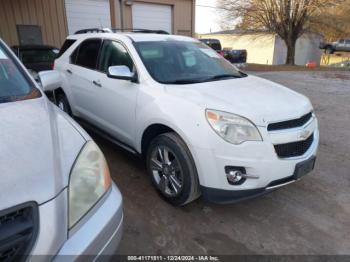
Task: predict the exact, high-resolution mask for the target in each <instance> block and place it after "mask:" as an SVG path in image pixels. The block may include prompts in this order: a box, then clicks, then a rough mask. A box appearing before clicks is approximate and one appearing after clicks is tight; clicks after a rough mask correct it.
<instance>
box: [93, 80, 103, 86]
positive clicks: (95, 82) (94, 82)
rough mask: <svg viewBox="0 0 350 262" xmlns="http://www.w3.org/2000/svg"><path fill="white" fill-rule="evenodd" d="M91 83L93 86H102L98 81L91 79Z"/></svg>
mask: <svg viewBox="0 0 350 262" xmlns="http://www.w3.org/2000/svg"><path fill="white" fill-rule="evenodd" d="M92 83H93V84H94V85H95V86H98V87H102V85H101V83H100V81H96V80H94V81H92Z"/></svg>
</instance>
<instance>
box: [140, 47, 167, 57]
mask: <svg viewBox="0 0 350 262" xmlns="http://www.w3.org/2000/svg"><path fill="white" fill-rule="evenodd" d="M141 54H142V56H143V58H145V59H154V58H162V57H163V54H162V52H161V50H160V49H148V50H147V49H146V50H141Z"/></svg>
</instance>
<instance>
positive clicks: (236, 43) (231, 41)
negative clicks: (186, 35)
mask: <svg viewBox="0 0 350 262" xmlns="http://www.w3.org/2000/svg"><path fill="white" fill-rule="evenodd" d="M200 38H214V39H218V40H220V42H221V45H222V48H228V49H246V50H247V53H248V56H247V63H253V64H268V65H271V64H273V61H274V46H275V36H274V35H272V34H271V35H269V34H250V35H233V34H222V35H220V34H208V35H200Z"/></svg>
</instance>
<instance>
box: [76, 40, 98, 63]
mask: <svg viewBox="0 0 350 262" xmlns="http://www.w3.org/2000/svg"><path fill="white" fill-rule="evenodd" d="M100 47H101V40H100V39H92V40H86V41H84V42H83V43H82V44H81V45H80V47H79V51H78V55H77V58H76V62H75V64H76V65H79V66H83V67H86V68H89V69H96V66H97V58H98V53H99V51H100Z"/></svg>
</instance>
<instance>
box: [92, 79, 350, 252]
mask: <svg viewBox="0 0 350 262" xmlns="http://www.w3.org/2000/svg"><path fill="white" fill-rule="evenodd" d="M254 74H256V75H260V76H261V77H264V78H267V79H270V80H273V81H276V82H279V83H281V84H284V85H286V86H288V87H290V88H292V89H294V90H296V91H298V92H300V93H302V94H305V95H306V96H308V97H309V98H310V100H311V101H312V103H313V105H314V107H315V111H316V114H317V116H318V118H319V123H320V132H321V142H320V149H319V154H318V161H317V166H316V169H315V170H314V172H312V173H311V174H310V175H308V176H306V177H305V178H304V179H303V180H301V181H299V182H298V183H294V184H292V185H289V186H287V187H285V188H282V189H280V190H278V191H275V192H273V193H271V194H269V195H266V196H263V197H260V198H258V199H253V200H249V201H246V202H242V203H238V204H234V205H214V204H208V203H205V202H203V201H202V200H201V199H199V200H197V201H195V202H194V203H192V204H190V205H188V206H186V207H182V208H175V207H172V206H170V205H168V204H167V203H166V202H164V201H163V200H162V199H161V198H160V197H159V196H158V195H157V193H156V192H155V190H154V189H153V188H152V186H151V183H150V181H149V179H148V177H147V175H146V172H145V169H144V166H143V163H142V162H141V161H140V160H139V159H137V158H136V157H134V156H132V155H130V154H128V153H126V152H125V151H123V150H121V149H119V148H118V147H116V146H114V145H112V144H110V143H109V142H107V141H105V140H103V139H101V138H99V137H97V136H94V138H95V139H96V141H97V142H98V144H99V145H100V146H101V148H102V150H103V151H104V153H105V154H106V157H107V160H108V162H109V165H110V169H111V173H112V177H113V179H114V181H115V182H116V183H117V185H118V186H119V188H120V190H121V192H122V194H123V196H124V211H125V230H124V236H123V240H122V243H121V246H120V248H119V250H118V254H197V255H202V254H293V255H295V254H328V255H331V254H350V190H349V189H350V171H349V170H350V139H349V135H350V73H349V72H263V73H254Z"/></svg>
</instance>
